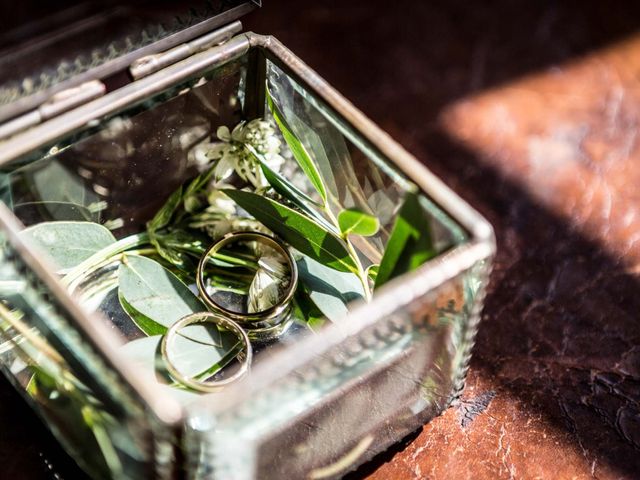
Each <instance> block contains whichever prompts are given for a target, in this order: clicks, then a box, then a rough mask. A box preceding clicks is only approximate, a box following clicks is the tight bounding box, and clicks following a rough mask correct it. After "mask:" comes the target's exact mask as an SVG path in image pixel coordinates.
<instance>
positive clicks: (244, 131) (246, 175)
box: [207, 119, 284, 189]
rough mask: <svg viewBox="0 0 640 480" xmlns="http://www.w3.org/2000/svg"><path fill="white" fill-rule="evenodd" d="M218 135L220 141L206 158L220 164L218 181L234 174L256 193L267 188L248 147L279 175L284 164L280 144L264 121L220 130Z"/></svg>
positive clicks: (259, 120)
mask: <svg viewBox="0 0 640 480" xmlns="http://www.w3.org/2000/svg"><path fill="white" fill-rule="evenodd" d="M216 135H217V136H218V138H219V139H220V140H221V141H220V142H219V143H214V144H211V145H210V146H209V151H208V152H207V157H208V158H209V159H212V160H215V161H217V163H216V165H215V166H214V173H213V175H214V177H215V179H216V180H218V181H219V180H225V179H227V178H229V177H230V176H231V174H232V173H233V172H235V173H236V174H238V176H239V177H240V178H242V179H243V180H244V181H246V182H249V183H250V184H251V185H253V187H254V188H256V189H262V188H265V187H267V186H268V183H267V181H266V179H265V178H264V175H263V174H262V169H261V168H260V166H259V164H258V162H257V161H256V159H255V158H254V156H253V155H252V153H251V152H250V151H249V149H247V148H246V147H245V146H249V147H251V148H252V149H254V150H255V151H256V152H257V153H258V154H260V155H261V156H262V159H263V160H264V162H265V163H266V164H267V166H268V167H269V168H271V169H272V170H275V171H280V167H281V166H282V164H283V163H284V158H282V156H281V155H280V146H281V143H280V140H279V139H278V138H277V137H276V136H275V129H274V128H273V127H272V126H271V124H270V123H269V122H267V121H265V120H261V119H256V120H251V121H250V122H249V123H246V122H240V123H239V124H238V125H236V126H235V127H234V129H233V131H229V127H226V126H221V127H219V128H218V130H217V132H216Z"/></svg>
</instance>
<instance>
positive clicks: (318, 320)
mask: <svg viewBox="0 0 640 480" xmlns="http://www.w3.org/2000/svg"><path fill="white" fill-rule="evenodd" d="M293 302H294V312H293V315H294V318H296V319H298V320H299V321H300V322H301V323H303V324H304V325H306V326H307V327H309V328H310V329H311V330H312V331H315V330H318V329H319V328H321V327H322V326H323V325H324V323H325V322H326V320H327V319H326V317H325V315H324V314H323V313H322V310H320V309H319V308H318V306H317V305H316V304H315V303H314V301H313V300H311V297H310V296H309V294H308V293H307V292H305V291H304V289H302V288H299V289H298V290H297V291H296V294H295V296H294V297H293Z"/></svg>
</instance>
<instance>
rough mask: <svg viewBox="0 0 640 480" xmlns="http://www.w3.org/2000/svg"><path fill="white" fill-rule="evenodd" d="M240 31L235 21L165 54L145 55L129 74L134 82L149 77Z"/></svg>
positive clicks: (239, 24)
mask: <svg viewBox="0 0 640 480" xmlns="http://www.w3.org/2000/svg"><path fill="white" fill-rule="evenodd" d="M241 31H242V23H241V22H240V21H239V20H236V21H235V22H233V23H230V24H229V25H225V26H224V27H222V28H219V29H218V30H215V31H213V32H211V33H207V34H206V35H203V36H202V37H199V38H196V39H195V40H192V41H190V42H188V43H183V44H182V45H178V46H177V47H173V48H172V49H171V50H167V51H166V52H162V53H156V54H154V55H147V56H146V57H142V58H139V59H138V60H136V61H135V62H133V63H132V64H131V66H130V67H129V73H130V74H131V76H132V77H133V79H134V80H138V79H140V78H142V77H146V76H148V75H151V74H152V73H155V72H157V71H158V70H162V69H163V68H165V67H168V66H169V65H172V64H174V63H177V62H179V61H180V60H184V59H185V58H187V57H190V56H191V55H193V54H195V53H198V52H201V51H203V50H206V49H208V48H211V47H214V46H216V45H220V44H222V43H225V42H227V41H228V40H230V39H231V38H232V37H233V36H234V35H235V34H236V33H240V32H241Z"/></svg>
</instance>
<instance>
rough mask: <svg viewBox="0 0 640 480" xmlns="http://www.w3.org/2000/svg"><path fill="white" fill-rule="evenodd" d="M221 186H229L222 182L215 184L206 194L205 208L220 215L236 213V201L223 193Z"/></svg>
mask: <svg viewBox="0 0 640 480" xmlns="http://www.w3.org/2000/svg"><path fill="white" fill-rule="evenodd" d="M222 188H231V187H230V186H229V185H224V184H218V185H216V186H215V188H213V189H212V190H211V191H210V192H209V194H208V196H207V200H208V201H209V207H208V208H207V210H208V211H210V212H211V211H212V212H216V213H219V214H221V215H234V214H235V213H236V203H235V202H234V201H233V200H231V199H230V198H229V197H227V196H226V195H225V194H224V192H223V191H222Z"/></svg>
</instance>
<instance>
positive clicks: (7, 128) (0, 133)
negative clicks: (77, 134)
mask: <svg viewBox="0 0 640 480" xmlns="http://www.w3.org/2000/svg"><path fill="white" fill-rule="evenodd" d="M106 91H107V89H106V88H105V86H104V84H103V83H102V82H101V81H100V80H91V81H90V82H86V83H83V84H82V85H78V86H77V87H72V88H68V89H66V90H62V91H61V92H58V93H56V94H55V95H53V96H52V97H51V98H50V99H49V100H47V101H46V102H44V103H43V104H41V105H40V106H39V107H38V108H37V109H36V110H33V111H31V112H29V113H25V114H24V115H21V116H19V117H17V118H15V119H13V120H11V121H9V122H7V123H5V124H2V125H0V141H1V140H3V139H5V138H8V137H10V136H12V135H15V134H16V133H18V132H20V131H22V130H25V129H27V128H30V127H33V126H34V125H38V124H39V123H42V122H44V121H45V120H49V119H50V118H53V117H55V116H57V115H60V114H61V113H64V112H66V111H68V110H71V109H72V108H75V107H77V106H79V105H82V104H83V103H87V102H88V101H90V100H93V99H95V98H98V97H101V96H102V95H104V94H105V92H106Z"/></svg>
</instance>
